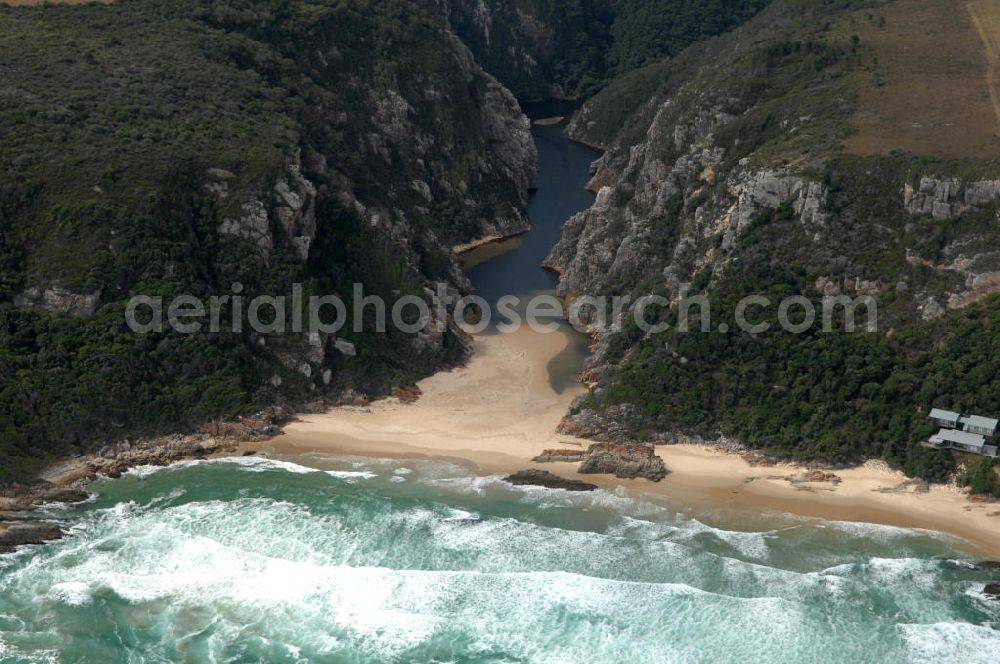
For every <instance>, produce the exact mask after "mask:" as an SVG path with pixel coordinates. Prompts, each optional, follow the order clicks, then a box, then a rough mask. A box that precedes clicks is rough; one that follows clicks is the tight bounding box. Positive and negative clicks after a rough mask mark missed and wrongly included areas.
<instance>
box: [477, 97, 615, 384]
mask: <svg viewBox="0 0 1000 664" xmlns="http://www.w3.org/2000/svg"><path fill="white" fill-rule="evenodd" d="M568 110H569V109H558V108H556V109H553V108H552V107H551V106H548V107H545V108H537V109H528V110H527V112H528V114H529V116H533V117H534V118H543V119H544V118H546V117H551V115H559V114H561V113H566V114H567V115H568ZM565 130H566V122H565V121H562V122H559V123H556V124H551V123H548V122H546V123H545V124H533V125H532V135H533V136H534V138H535V144H536V145H537V146H538V162H539V164H538V165H539V175H538V188H537V190H536V191H535V192H534V193H533V194H532V196H531V200H530V201H529V202H528V217H529V218H530V220H531V230H530V231H528V232H527V233H524V234H523V235H519V236H518V237H514V238H509V239H507V240H504V241H502V242H496V243H493V244H488V245H485V246H482V247H479V248H477V249H475V250H473V251H470V252H469V253H467V254H465V255H464V256H463V257H462V262H463V264H464V265H465V267H466V270H467V272H468V275H469V279H470V280H471V281H472V285H473V286H475V288H476V292H477V293H478V294H479V295H480V296H481V297H483V298H484V299H485V300H486V301H487V302H488V303H489V305H490V306H491V307H494V306H495V305H496V302H497V300H498V299H500V298H501V297H503V296H504V295H515V296H519V297H523V296H526V295H535V294H552V295H554V294H555V287H556V280H557V277H556V275H555V274H554V273H553V272H551V271H550V270H546V269H545V268H543V267H542V263H543V262H544V261H545V258H546V257H547V256H548V254H549V251H551V249H552V247H553V246H555V244H556V243H557V242H558V241H559V235H560V233H561V231H562V227H563V224H564V223H566V220H567V219H569V218H570V217H572V216H573V215H574V214H576V213H577V212H581V211H583V210H586V209H587V208H589V207H590V206H591V205H592V204H593V202H594V195H593V194H591V193H590V192H589V191H587V190H586V189H585V188H584V186H585V185H586V184H587V180H588V178H589V174H590V164H591V162H593V161H594V160H595V159H597V158H598V157H599V156H600V154H601V153H600V152H599V151H597V150H594V149H592V148H588V147H586V146H583V145H580V144H578V143H574V142H573V141H571V140H570V139H569V138H567V137H566V134H565ZM518 308H519V309H520V307H518ZM522 312H523V310H522ZM494 322H497V319H496V318H495V317H494ZM560 332H561V333H562V334H565V335H566V336H567V338H568V339H569V342H570V343H569V346H567V348H566V349H565V350H564V351H563V352H562V353H560V354H559V355H557V356H556V357H554V358H553V359H552V360H551V361H550V362H549V365H548V372H549V381H550V382H551V383H552V386H553V387H554V388H555V389H556V390H557V391H558V392H562V391H563V390H564V389H566V388H567V387H569V386H571V385H573V384H574V383H576V382H577V381H578V380H579V374H580V370H581V369H582V367H583V362H584V359H585V358H586V356H587V353H588V345H589V342H590V338H589V337H588V336H587V335H585V334H582V333H580V332H578V331H576V330H574V329H573V328H571V327H570V326H569V325H567V324H565V323H562V324H561V329H560ZM496 333H497V332H496V330H495V329H494V328H490V329H488V330H487V331H486V332H484V334H496Z"/></svg>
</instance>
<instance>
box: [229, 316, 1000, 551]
mask: <svg viewBox="0 0 1000 664" xmlns="http://www.w3.org/2000/svg"><path fill="white" fill-rule="evenodd" d="M474 339H475V347H476V352H475V354H474V355H473V357H472V359H471V360H470V361H469V363H468V364H467V365H466V366H464V367H460V368H457V369H453V370H451V371H449V372H444V373H438V374H435V375H433V376H431V377H429V378H427V379H425V380H424V381H421V382H420V383H419V384H418V386H419V387H420V388H421V390H422V391H423V396H422V397H421V399H420V400H419V401H417V402H416V403H413V404H402V403H400V402H399V401H398V400H397V399H393V398H390V399H384V400H381V401H376V402H373V403H372V404H370V405H368V406H366V407H340V408H335V409H333V410H330V411H328V412H326V413H323V414H313V415H302V416H300V418H299V419H298V420H296V421H294V422H291V423H289V424H288V425H286V426H285V427H284V435H281V436H278V437H276V438H273V439H270V440H268V441H263V442H258V443H246V444H242V445H241V446H240V449H241V450H245V451H251V450H252V451H255V452H262V453H266V454H269V455H273V456H278V457H291V458H295V457H299V456H302V455H305V454H308V453H329V454H346V455H353V456H362V457H378V458H424V459H436V460H447V461H450V462H452V463H459V464H461V465H463V466H465V467H467V468H469V469H470V470H473V471H474V472H477V473H480V474H483V475H497V474H509V473H514V472H518V471H522V470H529V469H536V470H548V471H550V472H552V473H553V474H555V475H557V476H559V477H561V478H564V479H568V480H584V481H586V482H590V483H592V484H596V485H598V486H599V487H601V488H604V489H609V490H617V489H618V487H623V488H624V490H625V491H626V492H628V493H630V494H634V495H636V496H639V497H641V496H642V495H653V496H659V497H664V498H668V499H672V500H675V501H677V502H679V503H680V504H681V505H683V507H684V508H685V509H689V510H693V511H694V512H695V513H698V514H700V515H702V516H705V518H707V519H709V520H710V521H712V520H714V521H715V523H714V524H712V525H717V524H719V523H722V524H723V525H724V526H725V527H727V528H730V529H733V528H735V529H739V525H740V523H741V519H740V518H739V514H740V513H744V514H745V513H747V512H753V513H755V514H760V515H765V516H766V515H767V514H769V513H771V514H773V513H784V514H792V515H797V516H802V517H810V518H819V519H825V520H829V521H848V522H856V523H872V524H880V525H884V526H892V527H899V528H909V529H920V530H928V531H935V532H940V533H944V534H946V535H950V536H952V537H955V538H957V539H958V540H960V541H961V542H960V548H961V549H963V550H965V551H966V552H967V553H968V554H969V555H970V556H972V557H980V558H994V559H996V558H1000V504H998V503H976V502H972V501H969V500H968V498H967V496H966V495H964V494H962V493H959V492H957V491H954V490H952V489H949V488H947V487H945V486H941V485H931V486H929V487H926V486H922V485H921V484H920V483H915V482H912V481H908V480H907V478H906V477H905V476H903V475H902V473H898V472H895V471H891V470H888V469H887V468H884V467H881V466H883V465H884V464H880V462H869V463H868V464H865V465H864V466H860V467H857V468H851V469H846V470H838V471H836V476H837V478H838V479H839V481H837V482H831V481H828V480H826V481H810V479H809V478H808V477H806V473H807V472H808V471H807V470H806V469H805V468H804V467H800V466H797V465H793V464H781V465H778V466H752V465H750V464H749V463H748V462H747V461H746V460H744V459H743V458H742V457H741V456H739V455H736V454H733V453H730V452H724V451H720V450H718V449H713V448H710V447H708V446H706V445H704V444H677V445H662V446H657V447H656V453H657V455H659V456H660V457H661V458H662V459H663V461H664V462H665V463H666V466H667V469H668V470H669V474H668V475H667V476H666V478H665V479H663V480H662V481H660V482H651V481H649V480H644V479H635V480H627V479H619V478H617V477H615V476H612V475H598V474H586V475H583V474H580V473H577V472H576V466H577V464H576V463H574V462H555V463H551V462H549V463H538V462H533V461H532V459H533V458H534V457H535V456H537V455H539V454H540V453H541V452H542V450H544V449H551V448H574V449H575V448H579V449H582V450H586V449H587V447H589V445H591V444H592V443H593V442H594V441H591V440H586V439H580V438H574V437H573V436H568V435H562V434H558V433H557V432H556V427H557V426H558V424H559V421H560V420H561V419H562V417H563V416H564V415H565V413H566V412H567V411H568V410H569V407H570V404H571V402H572V400H573V399H574V398H575V397H576V396H578V395H579V394H581V393H583V392H584V390H585V388H584V387H583V386H582V385H581V386H574V387H573V388H571V389H566V390H564V391H563V392H562V393H557V392H556V391H555V390H554V389H553V388H552V386H551V385H550V384H549V381H548V375H547V364H548V362H549V360H551V358H553V357H555V356H556V355H557V354H558V353H559V352H561V351H562V350H563V349H564V348H565V347H566V346H567V345H568V344H569V339H568V337H566V335H564V334H562V333H553V334H537V333H533V332H531V331H530V330H519V331H518V332H515V333H513V334H496V335H489V336H476V337H474ZM925 489H926V491H925ZM720 513H728V514H729V517H728V518H727V517H726V516H725V514H721V515H720ZM720 519H721V521H720Z"/></svg>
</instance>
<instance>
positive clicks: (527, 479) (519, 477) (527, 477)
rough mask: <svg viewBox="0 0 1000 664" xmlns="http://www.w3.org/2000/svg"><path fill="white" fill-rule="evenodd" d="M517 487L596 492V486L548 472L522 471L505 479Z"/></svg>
mask: <svg viewBox="0 0 1000 664" xmlns="http://www.w3.org/2000/svg"><path fill="white" fill-rule="evenodd" d="M504 481H505V482H509V483H510V484H513V485H515V486H541V487H545V488H546V489H565V490H566V491H595V490H596V489H597V485H596V484H590V483H589V482H583V481H581V480H570V479H565V478H563V477H559V476H558V475H553V474H552V473H550V472H549V471H547V470H522V471H519V472H516V473H514V474H513V475H508V476H507V477H505V478H504Z"/></svg>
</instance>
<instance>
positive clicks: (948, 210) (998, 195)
mask: <svg viewBox="0 0 1000 664" xmlns="http://www.w3.org/2000/svg"><path fill="white" fill-rule="evenodd" d="M997 199H1000V180H979V181H977V182H969V183H968V184H964V183H963V182H962V180H959V179H957V178H951V179H937V178H933V177H928V176H924V177H921V178H920V181H919V184H918V185H917V186H916V187H914V186H913V185H912V184H910V183H907V184H906V186H905V187H904V188H903V205H904V207H905V208H906V211H907V212H909V213H910V214H913V215H929V216H931V217H933V218H934V219H936V220H938V221H944V220H946V219H953V218H955V217H959V216H961V215H963V214H965V213H966V212H968V211H969V210H970V209H972V208H974V207H983V206H986V205H990V204H992V203H994V202H995V201H996V200H997Z"/></svg>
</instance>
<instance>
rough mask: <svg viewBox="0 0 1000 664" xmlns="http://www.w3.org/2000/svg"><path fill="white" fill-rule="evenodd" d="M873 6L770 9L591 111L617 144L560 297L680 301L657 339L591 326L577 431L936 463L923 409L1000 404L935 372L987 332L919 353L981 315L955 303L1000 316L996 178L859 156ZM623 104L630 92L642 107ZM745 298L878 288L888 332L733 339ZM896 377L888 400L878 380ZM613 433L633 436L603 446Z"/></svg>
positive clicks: (970, 168) (631, 328)
mask: <svg viewBox="0 0 1000 664" xmlns="http://www.w3.org/2000/svg"><path fill="white" fill-rule="evenodd" d="M855 12H857V13H855ZM863 15H864V14H862V13H861V6H860V5H859V4H858V3H842V6H841V5H838V7H836V8H831V7H817V6H814V5H811V4H809V3H801V2H793V1H783V2H776V3H773V4H772V5H771V6H770V7H769V8H768V9H766V10H765V11H764V12H763V13H762V14H761V15H760V16H759V17H758V18H756V19H754V20H752V21H750V22H749V23H748V24H747V25H745V26H743V27H742V28H740V29H738V30H735V31H734V32H732V33H729V34H727V35H725V36H723V37H721V38H718V39H715V40H712V41H709V42H706V43H704V44H701V45H698V46H695V47H692V48H691V49H689V50H688V51H686V52H685V53H683V54H681V55H680V56H678V57H677V58H676V59H675V60H674V61H673V62H672V63H670V65H669V66H664V67H653V68H650V69H648V70H645V71H643V72H640V73H638V74H635V75H631V76H629V77H625V78H623V79H622V80H621V81H618V82H616V83H613V84H612V85H611V86H609V88H608V90H607V91H606V92H604V93H601V94H599V95H597V96H596V97H595V98H594V99H593V100H591V101H589V102H588V103H587V104H586V105H585V106H584V107H583V109H581V110H580V112H579V113H578V114H577V115H576V116H575V118H574V120H573V123H572V125H571V127H570V133H571V135H572V136H573V137H574V138H576V139H578V140H581V141H584V142H587V143H591V144H597V145H601V146H602V147H605V148H606V149H607V152H606V154H605V155H604V156H603V157H602V158H601V159H600V160H598V161H597V162H596V163H595V164H594V169H593V170H594V173H593V176H594V177H593V179H592V181H591V184H590V186H591V188H592V189H593V190H594V191H596V192H597V193H598V196H597V200H596V202H595V204H594V206H593V207H592V208H591V209H590V210H587V211H585V212H583V213H580V214H578V215H577V216H576V217H574V218H573V219H571V220H570V221H569V222H568V223H567V225H566V227H565V229H564V232H563V236H562V239H561V240H560V242H559V244H558V245H557V246H556V247H555V248H554V249H553V250H552V252H551V254H550V256H549V258H548V261H547V262H548V264H549V265H550V266H551V267H552V268H553V269H555V270H557V271H558V273H559V274H560V280H559V286H558V288H559V293H560V294H561V295H563V296H567V297H569V298H570V299H571V300H572V299H574V298H575V299H576V301H577V302H585V301H586V302H592V301H593V298H594V297H598V296H602V295H604V296H607V295H624V294H628V295H631V296H632V298H633V303H634V302H635V301H636V300H638V298H639V297H641V296H643V295H648V294H655V295H661V296H663V297H665V298H666V300H667V301H669V302H671V303H673V306H672V307H671V308H669V309H667V310H666V311H663V312H660V313H659V314H653V315H651V316H649V318H651V319H652V322H656V323H667V324H671V325H672V327H673V329H671V330H670V331H668V332H660V333H656V334H649V333H645V332H643V331H642V330H640V329H638V327H637V326H636V324H635V323H634V319H635V316H634V315H635V309H634V308H626V309H625V311H624V312H623V314H622V315H621V316H620V317H618V318H617V319H608V318H607V317H604V318H601V317H596V316H592V315H591V316H590V317H589V318H588V316H587V314H586V313H584V319H585V320H589V321H590V324H591V331H592V332H593V333H594V335H595V337H596V338H597V339H598V345H597V352H596V353H595V354H594V356H593V357H592V358H591V360H590V364H589V366H588V372H587V378H588V380H590V381H592V382H593V383H594V384H595V387H594V389H593V390H592V392H591V394H589V395H587V396H585V397H584V398H583V399H582V400H581V401H580V402H579V404H578V405H577V407H576V408H575V410H574V413H573V414H572V415H571V416H570V418H568V419H567V421H566V423H565V424H564V428H565V430H566V431H572V432H575V433H580V432H581V431H583V430H591V431H594V432H595V435H594V436H593V437H595V438H597V439H598V440H608V439H611V440H616V441H624V440H650V441H658V442H670V441H676V440H684V439H692V440H711V439H718V438H720V437H726V436H729V437H736V438H737V439H742V440H743V441H745V442H748V443H749V444H751V445H754V446H758V447H766V448H769V449H771V450H773V451H777V452H778V453H780V454H790V455H794V456H802V457H806V458H818V459H827V460H831V461H833V460H835V461H843V460H850V459H857V458H862V457H864V456H885V457H887V458H889V459H890V460H892V461H894V462H897V463H904V464H906V463H908V464H910V467H911V468H913V469H917V468H920V469H926V468H927V467H928V465H927V464H925V463H924V461H926V459H925V458H924V457H923V455H922V452H921V451H920V450H917V449H915V448H916V443H917V442H918V440H919V438H920V436H922V435H923V434H924V428H925V425H924V424H923V422H922V416H921V414H920V409H922V408H925V407H929V406H930V405H932V404H933V403H941V402H943V403H952V404H953V403H958V402H961V403H963V404H966V405H968V404H976V407H977V408H983V409H986V410H990V411H991V412H992V410H996V408H997V407H1000V404H998V403H995V401H996V398H995V397H994V396H993V395H992V394H991V393H989V392H988V391H985V390H984V389H983V388H982V386H980V385H978V384H974V383H972V382H970V381H963V377H958V376H947V377H945V376H942V375H941V374H940V373H939V369H938V368H937V367H935V368H933V369H932V368H931V366H932V365H937V363H938V362H939V358H937V357H935V356H934V355H933V352H936V353H938V354H941V355H945V356H947V357H949V358H953V359H954V358H957V357H963V358H966V359H965V360H962V361H964V362H975V360H972V359H971V358H974V357H983V356H984V354H985V349H984V347H983V346H982V345H977V344H982V343H983V342H986V341H987V340H986V339H985V338H984V339H982V340H978V339H977V340H976V341H972V340H971V339H966V340H964V341H962V340H959V339H956V338H954V337H952V336H948V335H945V336H939V337H938V339H939V344H938V347H937V349H936V351H931V349H930V348H929V347H927V345H926V344H924V343H922V342H920V341H915V339H920V338H924V335H937V334H939V332H932V331H931V329H935V330H936V329H939V328H937V327H934V328H929V327H927V326H928V325H929V324H930V323H928V321H931V322H932V323H936V324H940V325H943V326H944V327H943V328H940V329H947V328H948V327H949V326H950V327H951V328H954V326H955V325H965V324H967V322H962V323H956V319H955V317H954V316H955V315H958V314H957V313H955V314H949V311H952V312H955V311H957V310H965V309H967V308H969V307H973V308H975V306H986V307H987V308H986V309H976V313H975V314H970V313H966V314H965V315H966V316H983V315H991V313H989V312H992V311H993V310H994V309H993V308H991V307H995V300H993V299H990V297H989V296H990V295H991V294H992V293H995V292H997V291H998V290H1000V280H998V279H997V274H996V270H997V267H998V263H997V261H998V259H1000V253H998V250H1000V234H998V233H997V232H996V218H997V216H996V215H997V198H998V196H997V193H998V190H997V186H996V181H995V177H996V174H997V173H1000V168H998V167H997V165H996V164H995V163H990V162H984V161H982V160H978V159H974V158H970V159H968V160H964V161H962V160H954V159H951V160H944V159H935V158H933V157H931V158H928V157H927V156H922V157H915V156H914V155H911V154H907V153H904V152H896V153H891V154H885V155H876V156H854V155H850V154H845V153H844V152H843V150H842V149H841V147H840V142H841V141H842V140H844V138H845V137H847V136H848V135H850V133H851V131H852V124H851V123H852V117H853V116H854V114H855V113H857V112H858V105H857V104H858V103H859V102H858V92H857V86H858V85H859V83H858V80H859V79H858V74H857V72H858V71H862V70H870V69H871V68H876V69H877V67H878V64H877V63H876V62H875V61H874V60H873V58H874V55H873V53H872V52H870V51H866V50H865V48H864V47H863V45H859V44H858V43H856V41H852V40H851V39H850V37H849V33H845V32H844V31H843V28H842V26H843V25H847V24H850V22H851V21H855V20H858V19H857V17H858V16H863ZM824 24H825V26H826V27H824V28H821V29H817V28H816V26H817V25H824ZM866 84H867V83H866ZM623 97H624V98H632V99H633V100H634V101H633V103H632V104H631V106H630V107H629V108H628V109H623V108H622V106H621V103H620V100H621V99H622V98H623ZM609 128H613V129H610V130H609ZM947 173H955V174H956V175H955V176H952V177H948V176H947V175H946V174H947ZM970 173H971V175H969V174H970ZM959 174H961V175H959ZM685 294H686V295H705V296H707V298H708V300H709V302H710V304H711V307H712V321H711V327H710V330H711V331H710V332H705V333H702V332H697V333H693V334H688V335H684V334H680V333H679V332H677V331H676V327H677V321H678V318H677V317H678V313H679V310H680V309H681V307H680V306H679V301H680V299H681V298H682V296H684V295H685ZM746 295H765V296H768V297H769V298H771V299H773V300H775V302H777V300H780V299H781V298H780V297H779V296H783V297H787V296H789V295H800V296H803V297H805V298H806V299H807V300H810V301H811V302H813V303H814V304H815V306H816V310H817V311H819V310H820V307H821V301H820V300H821V298H822V297H823V296H845V295H846V296H848V297H849V298H851V299H852V300H853V299H854V298H858V297H870V298H872V302H873V305H872V306H873V307H877V320H878V322H877V328H876V331H875V332H873V333H868V332H866V333H865V334H860V335H856V336H855V335H847V334H843V330H842V329H841V328H839V327H838V328H837V329H835V330H833V331H831V332H827V333H814V332H806V333H805V334H801V335H792V334H789V335H785V336H777V335H775V334H772V335H770V336H767V337H764V338H762V337H751V336H748V335H742V334H735V335H734V334H725V333H720V332H718V329H719V328H718V326H719V325H720V324H722V325H723V327H724V328H725V329H732V330H735V329H736V326H735V324H734V321H733V310H734V309H735V305H736V303H737V301H738V300H739V299H740V298H742V297H744V296H746ZM584 296H591V297H590V298H584ZM991 302H992V303H994V304H989V303H991ZM775 306H776V304H775ZM863 311H865V312H866V311H867V309H865V310H863ZM773 314H774V312H773V310H772V311H771V312H770V313H767V312H765V313H764V318H765V319H766V320H768V321H771V320H772V318H773ZM967 320H968V318H963V319H962V321H967ZM945 321H950V322H949V323H945ZM774 323H775V324H774V325H773V327H775V328H776V327H777V324H776V321H774ZM862 327H863V326H862ZM857 363H862V365H864V368H862V367H861V365H858V364H857ZM937 366H940V365H937ZM921 367H922V368H921ZM931 374H932V375H933V376H934V378H933V379H932V380H933V381H934V383H933V384H928V383H927V382H926V379H925V378H924V377H925V376H927V375H931ZM922 376H924V377H922ZM884 381H889V382H890V383H891V385H892V387H891V388H889V389H888V390H885V389H882V388H880V387H878V386H881V385H882V384H883V383H884ZM904 382H905V387H903V386H902V385H903V383H904ZM914 382H915V383H916V385H914ZM921 382H923V385H922V386H921ZM963 382H964V384H962V383H963ZM991 409H992V410H991ZM838 411H842V412H851V413H854V414H855V415H854V416H851V418H849V419H844V418H842V417H840V416H839V415H837V412H838ZM851 420H853V421H851ZM608 431H618V432H620V434H621V435H614V436H611V437H610V438H609V437H608V435H607V434H603V435H602V434H601V433H598V432H608ZM875 440H878V441H879V442H877V443H876V442H874V441H875ZM869 441H873V442H869ZM930 465H933V462H931V464H930ZM928 472H930V471H928Z"/></svg>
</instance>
